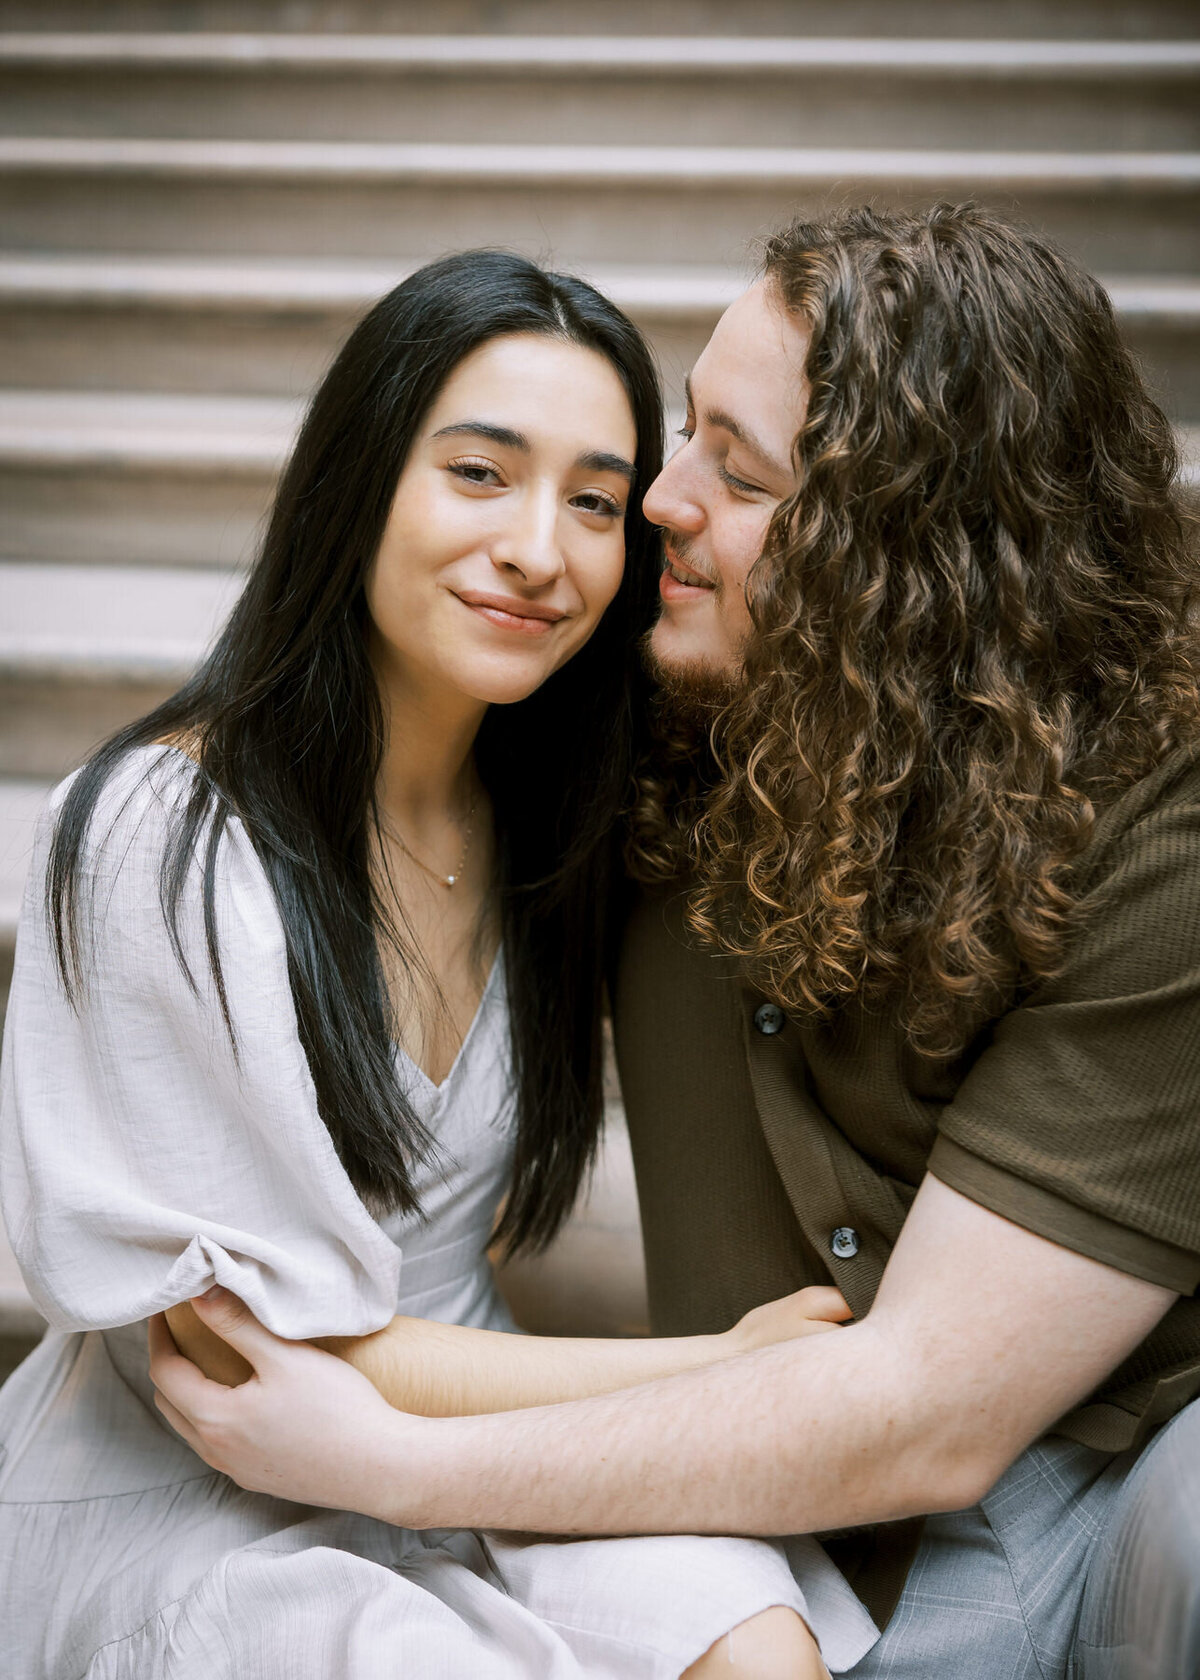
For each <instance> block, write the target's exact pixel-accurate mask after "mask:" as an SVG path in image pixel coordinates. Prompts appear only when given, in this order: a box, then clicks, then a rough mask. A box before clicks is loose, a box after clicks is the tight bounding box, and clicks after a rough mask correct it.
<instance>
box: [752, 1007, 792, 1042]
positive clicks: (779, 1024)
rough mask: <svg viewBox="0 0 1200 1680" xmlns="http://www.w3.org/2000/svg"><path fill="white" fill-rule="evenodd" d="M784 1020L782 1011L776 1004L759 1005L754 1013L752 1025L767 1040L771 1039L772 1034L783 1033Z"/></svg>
mask: <svg viewBox="0 0 1200 1680" xmlns="http://www.w3.org/2000/svg"><path fill="white" fill-rule="evenodd" d="M785 1019H786V1017H785V1016H784V1013H783V1010H782V1009H780V1007H779V1005H778V1004H777V1003H760V1004H759V1006H758V1008H757V1009H756V1010H755V1011H754V1025H755V1026H756V1027H757V1028H758V1030H759V1032H760V1033H765V1034H766V1036H767V1037H768V1038H770V1037H771V1035H772V1033H777V1032H782V1031H783V1023H784V1020H785Z"/></svg>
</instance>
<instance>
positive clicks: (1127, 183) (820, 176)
mask: <svg viewBox="0 0 1200 1680" xmlns="http://www.w3.org/2000/svg"><path fill="white" fill-rule="evenodd" d="M60 173H68V174H74V175H89V176H101V177H105V178H109V179H117V178H120V177H121V176H139V177H144V178H159V179H162V178H168V179H174V180H181V181H182V180H188V179H203V180H213V179H221V180H246V181H289V180H290V181H320V180H334V181H346V182H349V181H379V182H396V183H409V184H440V185H447V186H448V185H452V184H464V185H476V186H478V185H479V184H481V183H485V182H486V183H489V184H492V185H495V184H517V185H521V186H525V187H532V186H536V185H541V186H556V185H557V186H561V185H586V184H593V185H596V186H609V187H621V186H633V185H641V186H647V185H661V186H673V187H676V188H679V189H683V188H705V187H707V188H721V187H737V186H745V187H762V186H764V185H768V186H775V187H780V186H782V187H793V188H796V189H800V188H805V187H807V188H812V187H817V186H822V185H829V186H833V185H839V186H841V187H842V188H844V189H847V190H848V189H849V188H851V187H852V186H853V185H854V184H855V183H862V184H864V185H869V184H872V183H874V184H875V185H877V186H884V185H887V186H893V187H899V186H911V187H914V188H931V187H940V188H944V187H950V186H957V185H961V186H964V187H966V188H984V187H986V188H991V189H997V188H1000V189H1005V188H1008V189H1012V190H1014V191H1021V190H1024V191H1031V190H1036V189H1038V188H1041V189H1045V190H1057V191H1060V192H1071V191H1081V190H1082V191H1094V190H1096V189H1098V188H1104V189H1107V190H1108V191H1110V192H1111V191H1114V190H1118V189H1126V190H1130V191H1135V192H1136V191H1139V190H1147V189H1152V190H1160V191H1161V190H1170V189H1175V190H1189V189H1194V188H1195V187H1197V186H1200V152H1195V151H1165V152H1137V151H1104V152H1101V151H1039V150H1029V151H1017V150H1006V151H991V150H987V149H983V148H981V149H980V150H977V151H976V150H972V149H968V148H957V149H953V150H951V149H946V150H930V149H925V148H891V147H804V146H637V145H632V146H626V145H621V146H613V145H584V146H573V145H521V144H515V145H512V144H499V145H493V144H487V145H482V144H462V145H458V144H442V143H414V142H408V141H361V140H356V141H340V142H337V141H305V140H219V139H204V140H179V139H165V140H159V139H141V138H136V139H112V138H107V137H105V138H94V137H92V136H86V137H45V136H41V135H33V136H24V135H17V136H5V137H3V138H0V175H4V174H7V175H30V174H32V175H54V174H60Z"/></svg>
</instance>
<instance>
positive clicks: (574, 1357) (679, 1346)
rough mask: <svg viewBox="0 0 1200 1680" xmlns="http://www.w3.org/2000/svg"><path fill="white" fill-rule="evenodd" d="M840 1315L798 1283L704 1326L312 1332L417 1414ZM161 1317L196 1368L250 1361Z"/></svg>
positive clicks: (814, 1326)
mask: <svg viewBox="0 0 1200 1680" xmlns="http://www.w3.org/2000/svg"><path fill="white" fill-rule="evenodd" d="M849 1316H850V1314H849V1308H848V1307H847V1306H846V1303H845V1301H844V1300H843V1299H842V1297H841V1296H840V1295H839V1294H838V1292H837V1290H836V1289H830V1288H813V1289H801V1290H799V1291H798V1292H797V1293H796V1294H795V1295H788V1296H786V1297H785V1298H784V1299H783V1300H782V1301H773V1302H771V1303H770V1304H769V1305H768V1306H766V1307H758V1308H756V1309H755V1310H754V1311H753V1312H751V1313H747V1314H746V1316H745V1317H744V1318H743V1319H741V1320H740V1321H739V1323H737V1324H735V1325H734V1327H733V1329H732V1330H727V1331H725V1332H724V1333H723V1334H721V1335H713V1336H674V1337H666V1338H663V1337H658V1338H642V1337H635V1338H629V1339H621V1340H611V1341H610V1340H604V1339H601V1338H599V1337H570V1336H514V1335H509V1334H508V1333H506V1332H505V1331H502V1330H473V1329H470V1328H467V1327H466V1326H463V1325H458V1324H438V1323H435V1322H433V1321H432V1320H430V1319H424V1318H394V1319H393V1320H392V1322H391V1323H390V1324H388V1325H385V1326H384V1328H383V1329H382V1330H378V1331H376V1332H375V1334H374V1335H373V1336H321V1337H316V1338H314V1341H315V1345H316V1346H317V1347H320V1348H324V1349H325V1350H326V1351H327V1352H328V1353H333V1354H336V1355H337V1356H338V1358H340V1359H344V1360H345V1361H346V1363H347V1364H348V1365H352V1366H354V1368H355V1369H356V1370H358V1371H361V1372H362V1374H363V1375H364V1376H365V1377H367V1378H368V1379H369V1380H370V1381H371V1382H372V1383H373V1384H374V1386H375V1387H376V1388H377V1389H378V1390H379V1392H380V1394H382V1395H383V1397H384V1399H385V1400H386V1401H387V1402H388V1404H389V1405H392V1406H395V1407H396V1408H397V1409H398V1410H400V1411H404V1412H418V1413H421V1414H422V1415H424V1416H425V1417H467V1416H474V1415H477V1414H479V1413H483V1412H508V1411H519V1410H521V1409H522V1408H524V1407H527V1406H548V1405H553V1404H554V1403H556V1402H557V1401H560V1400H581V1399H586V1398H587V1397H588V1396H589V1395H594V1394H608V1393H610V1392H612V1391H613V1390H614V1389H619V1388H632V1387H634V1386H635V1385H636V1384H638V1383H645V1382H652V1381H654V1379H655V1378H658V1377H669V1376H675V1375H677V1374H678V1373H679V1372H681V1371H693V1370H696V1369H698V1368H699V1367H700V1366H703V1365H711V1364H714V1363H715V1362H716V1361H717V1360H721V1359H732V1358H733V1357H734V1356H735V1355H737V1354H739V1353H748V1352H751V1351H752V1350H753V1349H755V1348H759V1347H766V1346H768V1345H770V1344H771V1343H773V1342H779V1341H786V1340H789V1339H790V1338H791V1337H793V1336H804V1335H811V1334H813V1333H815V1332H820V1331H824V1330H832V1329H834V1328H835V1327H836V1325H837V1324H838V1322H839V1321H840V1320H843V1319H846V1318H848V1317H849ZM167 1322H168V1324H169V1325H170V1327H171V1334H172V1336H173V1337H174V1338H175V1343H176V1346H177V1347H178V1348H179V1350H180V1352H181V1353H184V1354H186V1355H187V1357H188V1358H189V1359H190V1360H191V1361H192V1362H193V1364H195V1365H198V1366H199V1367H200V1369H201V1370H202V1371H203V1372H204V1374H205V1376H208V1377H211V1378H212V1379H213V1380H214V1381H216V1382H220V1383H224V1384H225V1385H226V1386H227V1387H230V1388H232V1387H236V1386H237V1385H238V1384H240V1383H242V1382H245V1380H246V1379H247V1378H248V1377H249V1376H250V1375H251V1370H250V1366H249V1365H248V1364H247V1363H246V1361H245V1360H244V1359H243V1358H242V1357H241V1355H240V1354H238V1353H235V1352H234V1350H233V1349H232V1348H231V1347H229V1345H228V1344H227V1343H225V1342H223V1341H221V1339H220V1338H219V1337H218V1336H216V1335H215V1334H214V1333H213V1332H212V1331H211V1330H210V1329H209V1328H208V1327H207V1325H205V1324H203V1323H201V1321H200V1319H199V1318H198V1316H197V1315H196V1313H195V1311H194V1310H193V1308H192V1306H191V1304H190V1303H189V1302H184V1303H183V1304H182V1305H181V1306H178V1307H172V1308H171V1309H170V1310H169V1311H168V1313H167Z"/></svg>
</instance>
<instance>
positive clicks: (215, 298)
mask: <svg viewBox="0 0 1200 1680" xmlns="http://www.w3.org/2000/svg"><path fill="white" fill-rule="evenodd" d="M417 266H419V264H417V263H416V262H414V263H410V264H405V263H396V262H369V261H363V262H352V263H348V262H338V263H333V262H328V261H325V260H323V259H320V258H315V259H313V260H312V261H308V260H305V261H297V260H296V259H294V258H293V259H286V258H247V259H245V260H242V259H238V260H236V261H234V260H231V259H221V258H217V259H213V258H204V257H171V256H153V255H151V256H139V255H128V256H126V255H114V254H109V253H106V252H97V253H96V254H94V255H92V254H89V255H87V256H78V255H75V254H73V253H63V254H59V253H57V252H47V253H45V254H41V253H32V254H31V253H27V252H3V253H0V304H4V303H12V302H19V303H42V302H48V301H53V302H55V303H75V302H84V303H88V304H92V305H95V306H103V305H105V304H110V305H113V306H122V305H127V304H141V305H147V306H152V307H154V308H159V309H170V308H178V309H188V310H192V309H204V310H220V309H242V308H246V307H247V306H257V307H260V308H264V309H271V310H273V311H279V312H291V311H295V312H305V311H308V310H312V309H314V308H316V309H321V310H330V311H334V310H336V311H342V310H350V309H360V308H364V307H365V306H367V305H368V304H370V303H372V302H373V301H374V300H375V299H376V298H378V297H380V296H382V294H383V293H384V292H386V291H387V290H389V289H390V288H391V287H392V286H395V285H398V284H399V282H400V281H401V280H403V279H404V278H405V277H406V275H408V274H410V273H411V272H412V270H413V269H414V268H416V267H417ZM587 277H588V278H589V279H591V280H593V281H594V282H595V283H596V285H598V286H600V287H601V288H602V289H603V290H604V291H605V292H606V293H607V295H608V296H609V297H611V298H612V299H613V300H614V302H616V303H619V304H620V305H621V307H622V308H624V309H628V310H631V311H634V312H638V313H642V314H665V315H679V316H685V317H686V316H691V315H695V314H702V315H706V316H707V315H709V314H711V313H714V312H715V311H718V310H720V309H723V308H724V307H725V305H726V304H728V303H729V302H730V301H731V300H732V299H733V298H734V297H736V296H737V294H738V292H739V291H740V290H741V288H742V287H743V285H744V284H745V276H744V275H742V274H739V273H738V272H737V271H736V270H734V269H726V268H715V267H713V268H708V267H700V266H688V267H682V266H681V267H679V268H664V267H647V268H640V269H639V268H630V267H620V266H613V267H606V266H605V265H603V264H592V265H590V266H589V268H588V271H587ZM1165 284H1167V285H1168V287H1169V286H1170V284H1171V283H1170V282H1166V283H1165ZM1194 289H1195V291H1196V294H1197V299H1196V306H1195V307H1196V310H1197V313H1200V285H1198V286H1196V287H1195V288H1194Z"/></svg>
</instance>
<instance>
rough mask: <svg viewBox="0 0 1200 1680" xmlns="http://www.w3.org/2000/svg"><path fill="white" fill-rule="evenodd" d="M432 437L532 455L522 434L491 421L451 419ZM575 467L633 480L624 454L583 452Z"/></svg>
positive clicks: (632, 468) (632, 470)
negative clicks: (467, 439)
mask: <svg viewBox="0 0 1200 1680" xmlns="http://www.w3.org/2000/svg"><path fill="white" fill-rule="evenodd" d="M433 435H434V437H435V438H440V437H463V436H471V437H484V438H487V439H489V441H490V442H492V443H496V444H499V446H500V448H501V449H517V450H520V452H521V453H522V454H523V455H529V454H532V452H533V445H532V444H531V443H530V441H529V439H528V438H527V437H526V436H525V433H524V432H515V431H513V429H512V427H511V426H497V425H495V424H494V422H493V421H491V420H455V421H454V422H453V424H452V425H449V426H439V427H438V429H437V431H436V432H434V434H433ZM575 465H576V466H577V467H583V469H584V470H585V471H586V472H611V473H619V474H620V476H621V477H622V478H627V479H628V480H629V482H630V484H633V483H635V482H636V480H637V468H636V467H635V466H634V464H633V462H632V461H627V460H626V459H625V457H624V455H614V454H612V453H611V451H609V450H607V449H587V450H585V451H584V452H583V454H582V455H579V456H577V457H576V460H575Z"/></svg>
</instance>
